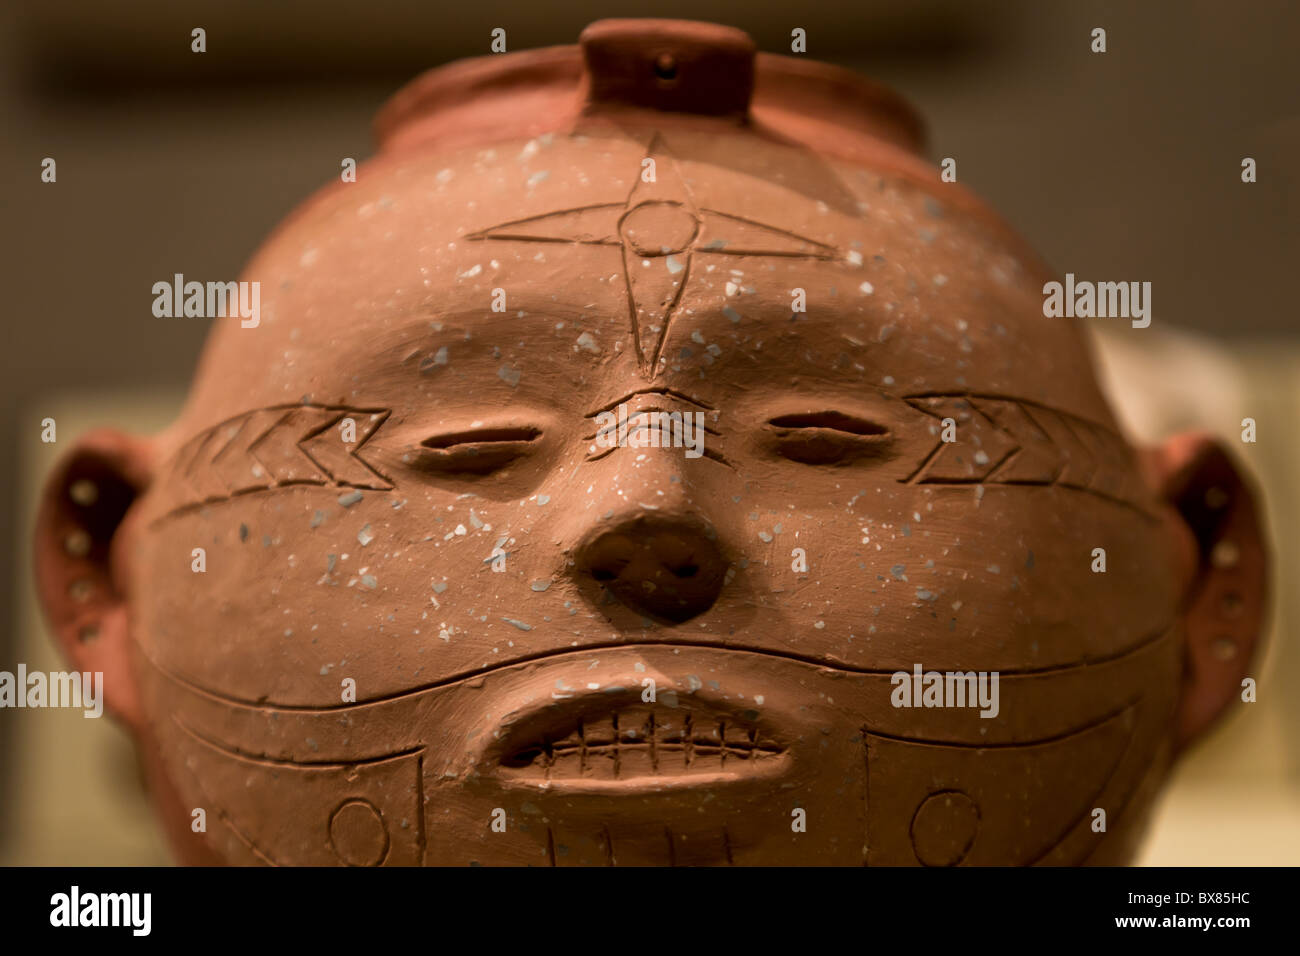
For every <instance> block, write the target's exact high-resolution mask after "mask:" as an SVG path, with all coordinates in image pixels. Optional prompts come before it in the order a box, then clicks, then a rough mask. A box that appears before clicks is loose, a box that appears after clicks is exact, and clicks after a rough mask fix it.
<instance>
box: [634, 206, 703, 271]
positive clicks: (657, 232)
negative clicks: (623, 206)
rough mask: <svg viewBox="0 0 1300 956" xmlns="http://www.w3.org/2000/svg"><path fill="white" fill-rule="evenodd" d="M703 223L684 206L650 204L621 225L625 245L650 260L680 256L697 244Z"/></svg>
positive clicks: (638, 207)
mask: <svg viewBox="0 0 1300 956" xmlns="http://www.w3.org/2000/svg"><path fill="white" fill-rule="evenodd" d="M699 231H700V222H699V220H698V219H696V218H695V215H694V214H693V213H692V212H691V211H690V210H689V209H687V208H686V207H685V206H683V205H682V204H681V203H676V202H665V201H663V200H651V201H649V202H643V203H641V204H640V205H639V206H636V207H635V208H633V209H631V210H629V211H628V213H627V214H626V215H625V216H624V217H623V221H622V222H621V223H619V233H620V234H621V235H622V237H623V241H624V242H625V243H627V245H628V246H630V247H631V248H632V249H633V250H634V251H635V252H636V254H637V255H639V256H644V257H646V258H651V257H653V256H667V255H672V254H673V253H677V252H681V251H682V250H684V249H686V248H687V247H688V246H690V244H691V243H692V242H694V241H695V237H696V235H698V234H699Z"/></svg>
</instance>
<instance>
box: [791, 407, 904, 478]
mask: <svg viewBox="0 0 1300 956" xmlns="http://www.w3.org/2000/svg"><path fill="white" fill-rule="evenodd" d="M767 424H768V427H769V429H770V433H771V445H772V450H773V451H775V452H776V453H777V454H778V455H781V456H782V457H784V458H788V459H789V460H791V461H797V462H800V463H801V464H805V465H841V464H848V463H849V462H852V461H858V460H861V459H863V458H873V459H880V458H883V457H885V456H886V455H887V453H888V450H889V447H890V445H891V444H892V442H891V436H890V432H889V429H888V428H886V427H884V426H883V425H880V424H877V423H876V422H873V421H869V420H867V419H865V418H859V417H857V416H856V415H848V414H845V413H844V412H834V411H824V412H801V413H795V414H792V415H778V416H777V417H776V418H773V419H770V420H769V421H768V423H767Z"/></svg>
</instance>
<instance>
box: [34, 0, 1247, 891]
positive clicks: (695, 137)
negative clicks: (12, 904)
mask: <svg viewBox="0 0 1300 956" xmlns="http://www.w3.org/2000/svg"><path fill="white" fill-rule="evenodd" d="M378 128H379V135H380V139H381V142H382V145H383V149H382V151H381V153H380V154H379V156H378V157H377V158H376V159H374V160H373V161H371V162H370V163H368V164H366V165H363V166H362V167H361V169H360V171H359V174H358V177H357V181H356V182H355V183H339V184H336V185H334V186H333V187H331V188H328V189H326V190H324V191H322V192H321V193H319V194H318V195H316V196H315V197H313V198H312V199H311V200H309V201H308V202H307V203H306V204H305V205H304V206H303V207H302V208H301V209H299V210H298V211H297V212H296V213H295V214H294V215H293V216H292V217H291V218H290V219H289V220H288V221H287V222H286V223H284V224H283V225H282V226H281V227H280V228H279V229H278V230H277V231H276V233H275V234H274V235H273V236H272V237H271V239H270V240H269V241H268V242H267V243H266V245H264V246H263V248H262V249H261V251H260V252H259V253H258V254H257V256H256V257H255V258H254V259H253V261H252V262H251V264H250V265H249V267H248V269H247V271H246V273H245V275H244V277H243V278H244V279H246V280H248V281H257V282H260V283H261V318H260V322H259V323H258V324H257V325H256V327H253V328H243V327H241V325H240V323H239V322H238V321H234V320H218V321H217V323H216V325H217V327H216V328H215V330H214V332H213V335H212V337H211V339H210V341H209V343H208V347H207V350H206V352H205V353H204V357H203V360H202V364H201V367H200V369H199V372H198V374H197V376H196V379H195V382H194V387H193V391H192V393H191V396H190V399H189V402H188V404H187V406H186V407H185V410H184V412H183V414H182V415H181V417H180V418H179V420H178V421H177V422H176V423H175V425H174V426H173V427H172V428H171V429H169V430H168V431H167V432H165V433H164V434H161V435H159V436H156V437H155V438H152V439H135V438H129V437H127V436H124V435H121V434H119V433H115V432H100V433H96V434H94V435H91V436H87V437H86V438H85V439H83V440H82V441H81V442H80V443H79V445H78V447H77V448H76V450H74V451H73V452H72V453H71V454H70V455H69V456H68V457H67V458H66V459H65V460H64V462H63V464H62V465H61V467H60V469H59V470H58V471H57V472H56V473H55V474H54V475H53V476H52V477H51V479H50V482H49V485H48V489H47V493H46V497H45V501H44V505H43V508H42V512H41V516H40V522H39V530H38V541H37V551H38V564H39V578H40V586H41V590H42V596H43V600H44V603H45V605H46V607H47V609H48V612H49V615H50V618H51V620H52V622H53V624H54V627H55V629H56V631H57V633H58V635H59V639H60V641H61V643H62V646H63V648H64V651H65V653H66V654H67V656H68V657H69V659H70V660H71V661H72V662H73V663H74V664H75V665H76V666H77V667H78V668H81V669H88V670H102V671H103V672H104V673H105V675H106V685H107V686H106V695H107V700H108V705H109V707H110V709H111V710H113V711H114V712H115V713H116V714H117V715H118V716H119V717H120V718H122V719H124V720H125V721H126V722H127V724H128V725H129V726H130V727H131V729H132V731H133V732H134V734H135V735H136V737H137V738H138V741H139V745H140V748H141V751H142V753H143V754H144V755H145V759H146V763H147V765H148V767H149V770H150V777H151V782H152V786H153V789H154V792H155V794H156V796H157V799H158V802H159V806H160V808H161V811H162V814H163V817H164V819H165V820H166V821H167V824H168V827H169V830H170V832H171V834H172V836H173V839H174V842H175V845H176V848H177V852H178V854H179V856H180V858H181V859H182V860H184V861H187V862H226V863H246V864H255V863H277V864H334V863H346V864H354V865H373V864H384V865H398V864H467V863H475V862H477V863H483V864H533V865H569V864H608V863H617V864H637V863H649V864H673V863H675V864H690V863H700V864H727V863H732V864H737V865H740V864H774V863H799V864H853V865H859V864H862V863H869V864H916V863H922V864H931V865H944V864H953V863H968V864H1028V863H1057V864H1073V863H1085V862H1090V863H1111V862H1124V861H1127V860H1128V859H1130V858H1131V855H1132V853H1133V850H1134V846H1135V841H1136V840H1137V839H1138V837H1139V836H1140V834H1141V831H1142V827H1143V824H1144V821H1145V818H1146V816H1147V814H1148V810H1149V808H1150V806H1151V801H1152V797H1153V795H1154V794H1155V793H1156V791H1157V789H1158V787H1159V785H1160V783H1161V782H1162V780H1163V779H1164V777H1165V775H1166V773H1167V770H1168V767H1169V764H1170V761H1171V759H1172V758H1173V756H1174V755H1175V754H1176V752H1177V751H1178V750H1179V749H1181V748H1182V747H1184V746H1186V745H1187V744H1188V743H1189V742H1190V741H1192V740H1193V739H1194V738H1196V737H1197V736H1198V735H1199V734H1200V733H1201V732H1203V731H1204V730H1205V728H1206V727H1208V726H1209V725H1210V724H1211V722H1212V721H1213V720H1214V719H1215V718H1216V717H1217V716H1218V715H1219V714H1221V713H1222V712H1223V711H1224V710H1225V709H1226V708H1228V707H1229V706H1230V705H1231V703H1232V702H1233V700H1234V699H1236V695H1237V693H1238V688H1239V686H1240V682H1241V679H1242V677H1243V676H1244V675H1245V674H1246V673H1247V666H1248V664H1249V661H1250V658H1251V653H1252V650H1253V646H1254V644H1255V641H1256V639H1257V636H1258V633H1259V630H1260V622H1261V614H1262V610H1261V609H1262V607H1263V586H1264V576H1265V575H1264V572H1265V558H1264V554H1263V547H1262V543H1261V536H1260V530H1259V522H1258V520H1257V517H1256V514H1255V510H1254V504H1253V500H1252V495H1251V492H1250V490H1249V488H1248V487H1247V486H1246V484H1244V483H1243V480H1242V479H1241V478H1240V477H1239V475H1238V474H1237V471H1236V469H1235V468H1234V467H1233V465H1232V463H1231V461H1230V460H1229V459H1228V458H1227V457H1226V456H1225V455H1224V454H1223V453H1222V452H1221V451H1219V450H1218V449H1217V448H1216V447H1215V446H1214V444H1213V443H1212V442H1211V441H1210V440H1208V439H1206V438H1203V437H1198V436H1184V437H1180V438H1177V439H1174V440H1171V441H1170V442H1169V443H1168V444H1166V445H1165V446H1163V447H1162V448H1159V449H1151V450H1146V451H1142V452H1135V451H1133V450H1131V449H1130V447H1129V445H1128V444H1127V443H1126V441H1125V440H1124V438H1123V437H1122V436H1121V434H1120V433H1119V431H1118V430H1117V427H1116V424H1115V421H1114V419H1113V417H1112V415H1111V412H1110V411H1109V409H1108V408H1107V405H1106V402H1105V401H1104V399H1103V398H1102V396H1101V394H1100V392H1099V390H1098V386H1097V384H1096V381H1095V378H1094V374H1093V370H1092V366H1091V364H1090V361H1089V357H1088V355H1087V350H1086V348H1085V345H1084V341H1083V338H1082V335H1081V332H1080V329H1079V327H1078V324H1077V322H1075V321H1073V320H1066V319H1048V318H1045V317H1044V316H1043V311H1042V292H1041V287H1042V284H1043V282H1044V280H1045V279H1046V278H1048V276H1047V275H1046V272H1045V269H1044V267H1043V266H1042V265H1041V264H1040V263H1039V262H1038V261H1037V260H1036V259H1035V258H1034V256H1033V254H1032V253H1031V252H1030V251H1028V250H1027V249H1026V248H1025V247H1024V246H1023V244H1022V243H1021V242H1020V240H1018V239H1017V238H1016V237H1015V236H1014V235H1013V234H1012V233H1011V232H1010V230H1008V229H1007V227H1005V226H1004V225H1003V224H1002V223H1001V222H1000V221H999V220H998V219H997V218H996V217H995V216H994V215H993V214H992V213H991V212H989V211H988V210H987V209H986V208H985V207H984V206H983V205H981V204H980V203H979V202H978V201H977V200H976V199H974V198H973V197H972V196H971V195H970V194H969V193H968V192H967V191H966V190H965V189H964V188H963V187H962V186H960V185H958V184H955V183H948V182H942V181H941V179H940V176H939V174H938V171H937V170H936V169H935V168H933V167H932V166H930V165H929V164H928V163H927V162H925V161H923V160H922V159H921V158H920V157H919V154H918V150H919V146H920V136H921V133H920V129H921V127H920V123H919V122H918V120H917V119H916V117H915V116H914V114H913V113H912V112H911V111H910V110H909V109H908V108H907V107H906V106H905V105H904V104H902V103H901V101H899V100H898V99H897V97H895V96H894V95H893V94H891V93H889V92H887V91H885V90H883V89H881V88H879V87H876V86H874V85H872V84H869V83H867V82H866V81H864V80H861V79H859V78H857V77H856V76H854V75H852V74H849V73H846V72H845V71H842V70H838V69H834V68H831V67H828V66H824V65H821V64H817V63H812V62H808V61H805V60H802V59H796V58H786V57H775V56H768V55H763V54H759V55H757V57H755V55H754V51H753V45H752V43H751V42H750V40H749V39H748V37H746V36H745V35H743V34H741V33H739V32H738V31H734V30H730V29H728V28H724V27H716V26H711V25H706V24H695V23H680V22H675V21H606V22H602V23H598V24H595V25H593V26H592V27H590V28H589V29H588V30H587V31H586V32H585V33H584V35H583V45H582V47H581V48H573V47H565V48H558V49H551V50H540V51H535V52H527V53H514V54H508V55H502V56H495V57H490V58H483V59H478V60H470V61H464V62H461V63H456V64H452V65H450V66H447V67H443V68H442V69H439V70H435V71H433V72H432V73H430V74H428V75H427V76H425V77H423V78H421V79H420V80H417V81H416V82H415V83H414V84H412V85H411V86H410V87H409V88H408V89H407V90H405V91H403V92H402V93H399V94H398V96H397V97H396V98H395V99H394V100H393V102H392V103H391V104H390V105H389V106H388V107H387V108H386V109H385V111H384V112H383V113H382V114H381V118H380V121H379V124H378ZM649 171H653V175H648V172H649ZM801 296H802V298H801ZM494 306H496V309H497V310H494ZM1139 334H1140V333H1139ZM620 406H622V414H623V416H624V417H623V418H622V419H621V420H622V421H624V422H626V421H628V420H629V418H630V419H631V420H632V421H633V422H634V423H635V422H637V421H639V422H642V423H644V422H645V421H646V419H644V418H642V419H636V418H635V416H636V415H637V413H638V412H640V413H643V414H646V413H654V412H658V411H663V412H673V413H678V414H679V417H678V419H677V422H678V428H679V431H678V432H677V433H670V434H675V435H676V436H677V437H681V438H682V440H683V442H685V441H686V438H687V437H688V436H686V435H685V433H684V432H682V431H681V427H682V426H681V423H682V422H691V421H696V420H697V419H694V417H693V416H694V415H696V414H697V413H698V415H699V419H698V421H699V422H700V423H701V425H702V430H701V431H697V432H694V433H693V435H694V440H695V441H696V442H697V445H698V447H697V448H696V450H697V451H698V452H699V454H697V455H690V454H687V451H689V448H687V447H685V445H683V447H637V446H635V444H634V443H635V442H636V441H639V440H640V439H642V438H645V437H647V435H648V434H649V433H648V432H646V431H645V430H641V431H638V430H637V429H636V428H635V427H634V428H632V429H631V431H630V432H628V433H627V434H626V435H625V436H624V437H625V439H626V441H627V443H626V444H624V445H618V444H614V445H607V444H602V438H601V436H602V435H605V436H608V435H609V433H608V432H602V431H601V429H602V427H605V426H607V425H608V422H609V421H610V419H609V418H604V419H602V418H601V417H600V416H601V414H602V413H604V412H611V413H612V415H613V420H614V421H615V422H618V421H619V420H620V419H619V417H618V416H619V414H620V413H619V409H620ZM683 415H685V416H691V417H685V418H683V417H681V416H683ZM945 419H951V420H952V424H953V426H954V428H955V432H954V435H955V439H956V440H955V441H953V442H946V441H944V440H943V432H944V429H945V424H944V422H945ZM349 424H350V425H351V429H349ZM615 437H616V438H617V433H615ZM78 480H89V481H91V482H93V483H95V484H96V486H97V487H98V488H99V489H100V493H99V495H98V496H97V498H96V500H95V502H94V503H92V504H84V503H79V502H78V501H76V500H74V499H73V497H71V496H70V495H69V489H70V487H71V486H72V484H73V483H74V482H76V481H78ZM77 528H81V529H86V530H89V531H90V533H91V536H92V539H93V541H94V546H93V547H92V548H91V550H90V553H89V554H88V555H84V556H80V557H78V556H74V555H72V554H69V553H68V552H67V550H66V549H65V548H64V547H63V542H64V541H65V539H66V537H67V534H68V533H69V532H70V531H71V530H73V529H77ZM196 549H202V555H203V562H202V563H203V567H204V569H203V570H202V571H198V570H195V568H196V567H197V565H196V561H198V558H197V557H196V555H197V554H198V552H196ZM1095 549H1104V551H1105V559H1106V570H1105V572H1104V573H1098V572H1096V571H1094V570H1093V568H1094V566H1095V560H1096V557H1095V555H1096V552H1095ZM74 581H81V582H89V584H90V585H91V588H90V596H89V597H87V598H85V599H84V600H76V599H74V598H73V597H72V596H71V594H72V591H71V587H72V584H73V582H74ZM78 591H79V593H80V594H82V595H83V596H84V595H85V593H86V590H85V587H84V584H83V585H82V586H80V587H79V589H78ZM918 666H919V667H920V668H921V670H922V672H923V673H925V672H931V671H935V672H950V671H951V672H977V673H978V672H984V673H987V674H990V675H991V674H993V673H995V672H996V674H997V675H998V678H999V682H998V684H997V687H998V693H999V700H998V703H997V706H996V708H989V707H985V708H983V710H984V711H986V712H987V711H989V710H995V711H996V713H995V714H990V715H989V716H981V708H980V707H978V706H977V707H971V706H945V707H926V706H920V707H911V706H896V704H897V703H898V693H899V689H900V688H901V687H902V686H903V685H904V684H907V685H908V686H909V688H910V686H911V685H910V678H909V680H907V681H904V680H896V679H895V678H894V677H893V675H894V674H895V673H896V672H905V674H906V675H911V674H912V673H913V671H914V668H916V667H918ZM349 688H351V690H350V689H349ZM944 699H945V701H946V702H948V703H951V702H952V701H951V698H944ZM968 703H969V702H968ZM199 808H202V809H203V810H204V811H205V816H206V831H205V832H194V828H193V827H192V825H191V824H192V820H193V819H194V817H193V811H194V810H195V809H199ZM1097 810H1103V811H1105V824H1106V826H1105V830H1104V832H1103V831H1099V829H1098V828H1097V826H1096V821H1097V819H1098V817H1097V814H1096V811H1097Z"/></svg>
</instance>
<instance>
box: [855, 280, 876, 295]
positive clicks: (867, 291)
mask: <svg viewBox="0 0 1300 956" xmlns="http://www.w3.org/2000/svg"><path fill="white" fill-rule="evenodd" d="M858 291H859V292H861V293H862V294H863V295H871V294H872V293H873V292H875V291H876V287H875V286H874V285H872V284H871V283H870V282H864V283H862V285H860V286H858Z"/></svg>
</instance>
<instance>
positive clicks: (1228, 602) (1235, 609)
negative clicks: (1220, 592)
mask: <svg viewBox="0 0 1300 956" xmlns="http://www.w3.org/2000/svg"><path fill="white" fill-rule="evenodd" d="M1245 606H1246V602H1245V601H1243V600H1242V599H1241V595H1240V594H1238V593H1237V592H1236V591H1229V592H1228V593H1227V594H1225V595H1224V596H1223V598H1222V599H1221V600H1220V601H1219V610H1221V611H1222V612H1223V615H1224V616H1225V617H1236V616H1237V615H1239V614H1240V613H1241V612H1242V610H1243V609H1244V608H1245Z"/></svg>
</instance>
